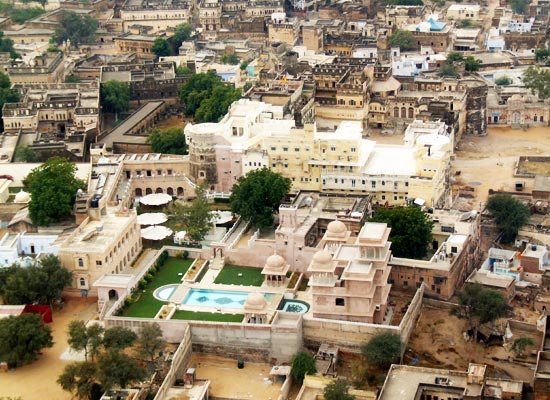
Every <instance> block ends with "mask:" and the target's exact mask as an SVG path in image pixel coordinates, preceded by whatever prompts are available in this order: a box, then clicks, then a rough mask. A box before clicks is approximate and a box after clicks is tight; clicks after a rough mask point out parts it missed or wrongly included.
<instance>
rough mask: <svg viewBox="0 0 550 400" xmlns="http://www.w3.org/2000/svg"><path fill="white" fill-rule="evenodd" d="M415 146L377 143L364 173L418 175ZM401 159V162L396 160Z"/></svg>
mask: <svg viewBox="0 0 550 400" xmlns="http://www.w3.org/2000/svg"><path fill="white" fill-rule="evenodd" d="M415 152H416V149H415V148H414V147H403V146H392V145H383V144H381V145H377V146H376V147H374V149H373V150H372V152H371V155H370V157H369V159H368V160H367V163H366V164H365V166H364V167H363V173H365V174H367V175H384V176H391V175H398V176H412V175H416V160H415V157H414V153H415ZM396 160H399V162H395V161H396Z"/></svg>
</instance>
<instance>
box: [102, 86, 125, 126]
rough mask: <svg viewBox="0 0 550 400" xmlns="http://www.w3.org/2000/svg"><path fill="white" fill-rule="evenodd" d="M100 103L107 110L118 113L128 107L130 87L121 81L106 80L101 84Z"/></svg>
mask: <svg viewBox="0 0 550 400" xmlns="http://www.w3.org/2000/svg"><path fill="white" fill-rule="evenodd" d="M101 104H102V105H103V109H104V110H105V111H107V112H111V113H115V115H116V119H118V114H119V113H121V112H126V111H128V110H129V109H130V87H129V86H128V85H127V84H126V83H124V82H121V81H117V80H114V79H111V80H108V81H107V82H105V83H104V84H103V85H101Z"/></svg>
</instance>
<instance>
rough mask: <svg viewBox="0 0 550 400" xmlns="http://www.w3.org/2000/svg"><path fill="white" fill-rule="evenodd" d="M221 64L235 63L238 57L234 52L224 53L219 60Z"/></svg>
mask: <svg viewBox="0 0 550 400" xmlns="http://www.w3.org/2000/svg"><path fill="white" fill-rule="evenodd" d="M220 61H221V62H222V64H230V65H237V64H238V63H239V57H237V55H236V54H235V53H231V54H224V55H223V56H222V58H221V60H220Z"/></svg>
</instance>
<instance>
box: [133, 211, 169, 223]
mask: <svg viewBox="0 0 550 400" xmlns="http://www.w3.org/2000/svg"><path fill="white" fill-rule="evenodd" d="M137 220H138V224H140V225H160V224H164V223H165V222H166V221H168V217H167V216H166V214H164V213H145V214H140V215H138V217H137Z"/></svg>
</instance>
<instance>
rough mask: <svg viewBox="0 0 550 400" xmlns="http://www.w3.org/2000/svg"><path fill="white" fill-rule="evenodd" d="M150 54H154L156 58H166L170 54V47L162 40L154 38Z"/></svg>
mask: <svg viewBox="0 0 550 400" xmlns="http://www.w3.org/2000/svg"><path fill="white" fill-rule="evenodd" d="M151 52H153V53H155V54H156V55H157V57H167V56H169V55H170V54H171V51H170V45H169V44H168V41H167V40H166V39H164V38H156V39H155V41H154V42H153V46H152V47H151Z"/></svg>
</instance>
